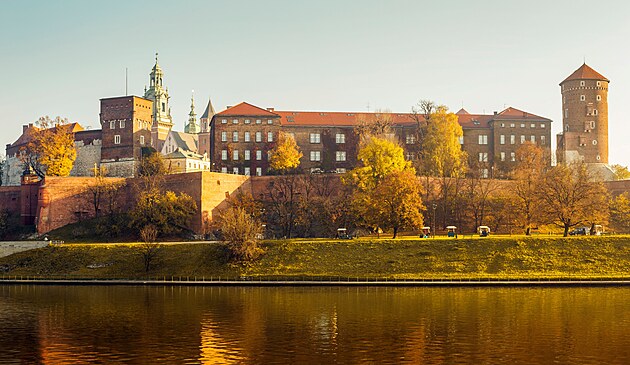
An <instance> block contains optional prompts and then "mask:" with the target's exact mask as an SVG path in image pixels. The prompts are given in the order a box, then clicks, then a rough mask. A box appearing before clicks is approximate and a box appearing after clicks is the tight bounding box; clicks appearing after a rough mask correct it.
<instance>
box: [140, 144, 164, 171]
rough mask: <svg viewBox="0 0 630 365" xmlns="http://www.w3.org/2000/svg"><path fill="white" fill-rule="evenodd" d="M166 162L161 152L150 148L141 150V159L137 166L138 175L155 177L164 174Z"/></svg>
mask: <svg viewBox="0 0 630 365" xmlns="http://www.w3.org/2000/svg"><path fill="white" fill-rule="evenodd" d="M166 173H167V171H166V164H165V163H164V159H163V158H162V154H161V153H159V152H157V151H155V150H153V149H150V150H148V149H147V150H144V151H142V160H141V161H140V165H139V166H138V176H144V177H156V176H163V175H166Z"/></svg>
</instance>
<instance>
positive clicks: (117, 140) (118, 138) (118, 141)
mask: <svg viewBox="0 0 630 365" xmlns="http://www.w3.org/2000/svg"><path fill="white" fill-rule="evenodd" d="M114 144H120V135H119V134H117V135H115V136H114Z"/></svg>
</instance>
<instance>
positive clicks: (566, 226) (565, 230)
mask: <svg viewBox="0 0 630 365" xmlns="http://www.w3.org/2000/svg"><path fill="white" fill-rule="evenodd" d="M568 235H569V225H568V224H565V225H564V234H563V235H562V237H567V236H568Z"/></svg>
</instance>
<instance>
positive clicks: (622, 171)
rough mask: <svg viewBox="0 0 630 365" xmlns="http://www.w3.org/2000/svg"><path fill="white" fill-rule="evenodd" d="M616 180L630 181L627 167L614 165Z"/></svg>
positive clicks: (629, 172)
mask: <svg viewBox="0 0 630 365" xmlns="http://www.w3.org/2000/svg"><path fill="white" fill-rule="evenodd" d="M610 167H611V168H612V169H613V173H614V178H615V180H627V179H630V171H629V170H628V167H627V166H622V165H612V166H610Z"/></svg>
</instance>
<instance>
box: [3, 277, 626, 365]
mask: <svg viewBox="0 0 630 365" xmlns="http://www.w3.org/2000/svg"><path fill="white" fill-rule="evenodd" d="M38 363H41V364H117V363H124V364H161V363H163V364H400V363H408V364H553V363H557V364H629V363H630V288H616V287H611V288H382V287H381V288H375V287H360V288H354V287H353V288H348V287H280V288H278V287H269V288H267V287H263V288H251V287H142V286H137V287H132V286H32V285H0V364H38Z"/></svg>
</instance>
